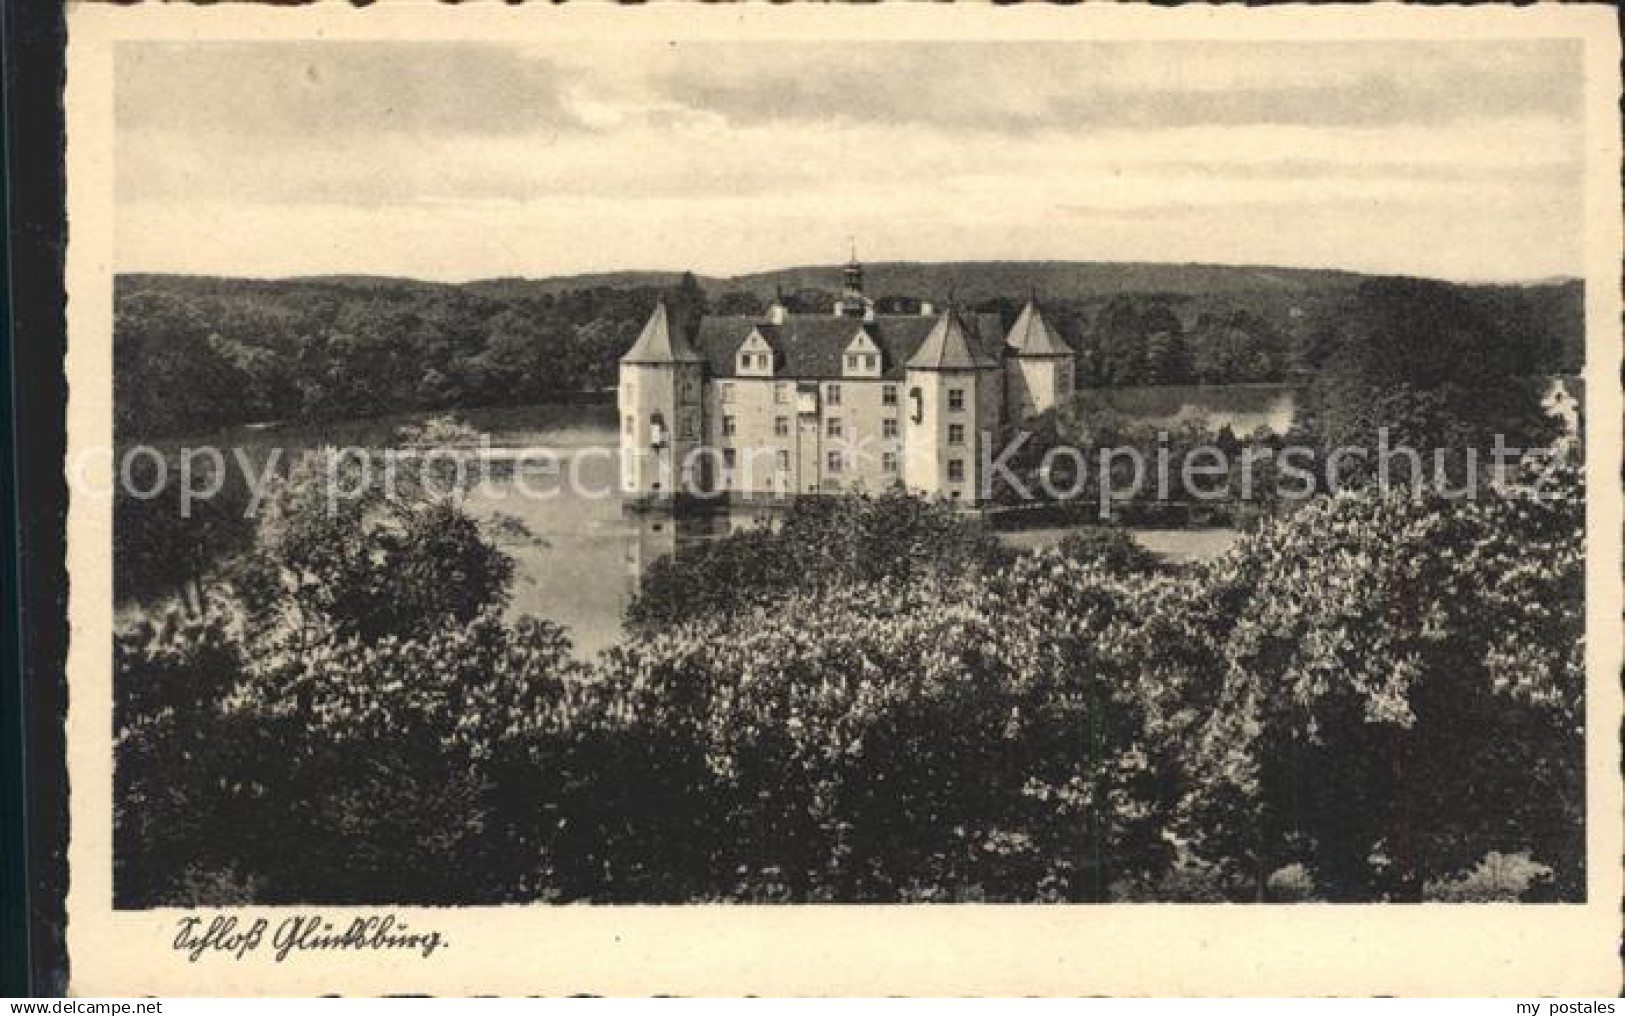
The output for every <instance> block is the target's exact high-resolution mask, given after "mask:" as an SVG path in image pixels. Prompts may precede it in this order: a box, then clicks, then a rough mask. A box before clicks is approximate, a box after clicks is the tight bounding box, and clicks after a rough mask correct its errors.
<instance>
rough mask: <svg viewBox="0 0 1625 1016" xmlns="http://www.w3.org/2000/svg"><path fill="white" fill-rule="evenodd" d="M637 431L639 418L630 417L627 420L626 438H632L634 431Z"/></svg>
mask: <svg viewBox="0 0 1625 1016" xmlns="http://www.w3.org/2000/svg"><path fill="white" fill-rule="evenodd" d="M637 429H638V418H637V417H635V416H628V417H627V418H626V436H627V437H631V436H632V433H633V432H634V431H636V430H637Z"/></svg>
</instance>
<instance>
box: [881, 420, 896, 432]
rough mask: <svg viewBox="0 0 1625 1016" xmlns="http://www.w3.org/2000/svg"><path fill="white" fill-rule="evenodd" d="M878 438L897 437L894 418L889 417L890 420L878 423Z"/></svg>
mask: <svg viewBox="0 0 1625 1016" xmlns="http://www.w3.org/2000/svg"><path fill="white" fill-rule="evenodd" d="M880 436H881V437H896V436H897V419H896V418H895V417H891V418H888V419H885V420H881V421H880Z"/></svg>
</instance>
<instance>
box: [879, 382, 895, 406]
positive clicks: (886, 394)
mask: <svg viewBox="0 0 1625 1016" xmlns="http://www.w3.org/2000/svg"><path fill="white" fill-rule="evenodd" d="M880 404H881V405H882V406H895V405H897V386H896V385H881V386H880Z"/></svg>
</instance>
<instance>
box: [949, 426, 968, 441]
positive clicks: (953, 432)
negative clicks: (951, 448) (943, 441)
mask: <svg viewBox="0 0 1625 1016" xmlns="http://www.w3.org/2000/svg"><path fill="white" fill-rule="evenodd" d="M948 443H949V444H954V445H960V444H964V443H965V425H964V424H963V423H950V424H948Z"/></svg>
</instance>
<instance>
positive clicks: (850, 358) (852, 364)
mask: <svg viewBox="0 0 1625 1016" xmlns="http://www.w3.org/2000/svg"><path fill="white" fill-rule="evenodd" d="M846 369H847V370H857V369H858V354H856V353H848V354H846Z"/></svg>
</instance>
